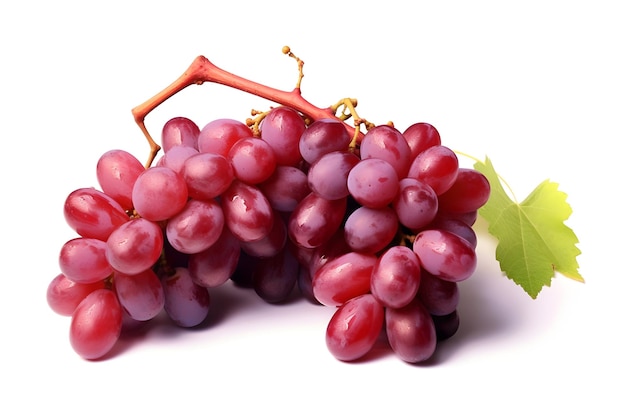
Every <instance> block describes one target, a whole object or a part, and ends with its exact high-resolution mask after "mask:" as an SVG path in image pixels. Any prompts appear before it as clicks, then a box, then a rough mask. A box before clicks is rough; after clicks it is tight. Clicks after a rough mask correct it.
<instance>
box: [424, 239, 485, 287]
mask: <svg viewBox="0 0 626 417" xmlns="http://www.w3.org/2000/svg"><path fill="white" fill-rule="evenodd" d="M413 251H415V253H416V254H417V257H418V258H419V260H420V264H421V265H422V267H423V268H424V269H425V270H426V271H428V272H430V273H431V274H433V275H437V276H438V277H440V278H441V279H445V280H447V281H453V282H458V281H463V280H465V279H467V278H469V277H470V276H471V275H472V273H473V272H474V270H475V269H476V263H477V259H476V252H475V251H474V248H473V247H472V246H471V245H470V243H469V242H468V241H467V240H465V239H463V238H462V237H459V236H458V235H455V234H454V233H452V232H448V231H447V230H437V229H430V230H424V231H422V232H420V233H418V234H417V236H415V240H414V242H413Z"/></svg>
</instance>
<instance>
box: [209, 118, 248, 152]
mask: <svg viewBox="0 0 626 417" xmlns="http://www.w3.org/2000/svg"><path fill="white" fill-rule="evenodd" d="M251 134H252V130H250V128H249V127H248V126H246V124H245V123H242V122H240V121H238V120H233V119H216V120H213V121H211V122H209V123H207V124H206V125H205V126H204V127H203V128H202V129H201V130H200V133H199V134H198V150H199V151H200V152H201V153H213V154H217V155H222V156H224V157H226V156H228V152H229V151H230V148H231V147H232V146H233V145H234V144H235V142H237V141H238V140H239V139H243V138H247V137H249V136H250V135H251Z"/></svg>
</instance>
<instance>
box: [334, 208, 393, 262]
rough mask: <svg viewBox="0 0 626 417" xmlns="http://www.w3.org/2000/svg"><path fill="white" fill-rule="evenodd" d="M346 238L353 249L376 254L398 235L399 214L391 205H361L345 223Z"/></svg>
mask: <svg viewBox="0 0 626 417" xmlns="http://www.w3.org/2000/svg"><path fill="white" fill-rule="evenodd" d="M344 231H345V239H346V242H347V243H348V246H350V248H351V249H352V250H353V251H356V252H362V253H371V254H374V253H376V252H378V251H381V250H383V249H384V248H385V247H386V246H387V245H388V244H389V243H391V241H392V240H393V238H394V237H395V236H396V232H397V231H398V216H397V215H396V212H395V211H394V210H393V209H392V208H391V207H381V208H377V209H372V208H369V207H359V208H357V209H356V210H354V211H353V212H352V213H350V215H349V216H348V218H347V219H346V223H345V225H344Z"/></svg>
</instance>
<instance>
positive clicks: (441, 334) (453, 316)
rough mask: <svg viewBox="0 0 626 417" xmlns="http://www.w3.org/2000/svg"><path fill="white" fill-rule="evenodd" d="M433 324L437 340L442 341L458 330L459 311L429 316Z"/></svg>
mask: <svg viewBox="0 0 626 417" xmlns="http://www.w3.org/2000/svg"><path fill="white" fill-rule="evenodd" d="M431 317H432V319H433V323H434V324H435V332H436V333H437V340H438V341H442V340H446V339H449V338H451V337H452V336H454V334H455V333H456V332H457V331H458V330H459V327H460V324H461V320H460V317H459V312H458V311H457V310H454V311H453V312H452V313H450V314H446V315H445V316H431Z"/></svg>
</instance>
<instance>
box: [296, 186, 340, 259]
mask: <svg viewBox="0 0 626 417" xmlns="http://www.w3.org/2000/svg"><path fill="white" fill-rule="evenodd" d="M346 206H347V200H346V199H345V198H342V199H339V200H327V199H325V198H322V197H320V196H318V195H317V194H315V193H310V194H309V195H307V196H306V197H305V198H304V199H302V201H300V203H298V205H297V206H296V208H295V209H294V211H293V212H292V213H291V216H290V218H289V221H288V223H287V230H288V233H289V237H290V238H291V240H292V241H293V242H294V243H295V244H297V245H300V246H303V247H305V248H315V247H317V246H320V245H323V244H324V243H326V242H327V241H328V240H329V239H330V238H331V236H332V235H333V234H334V233H335V232H336V231H337V230H338V229H339V227H340V226H341V222H342V220H343V216H344V214H345V212H346Z"/></svg>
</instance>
